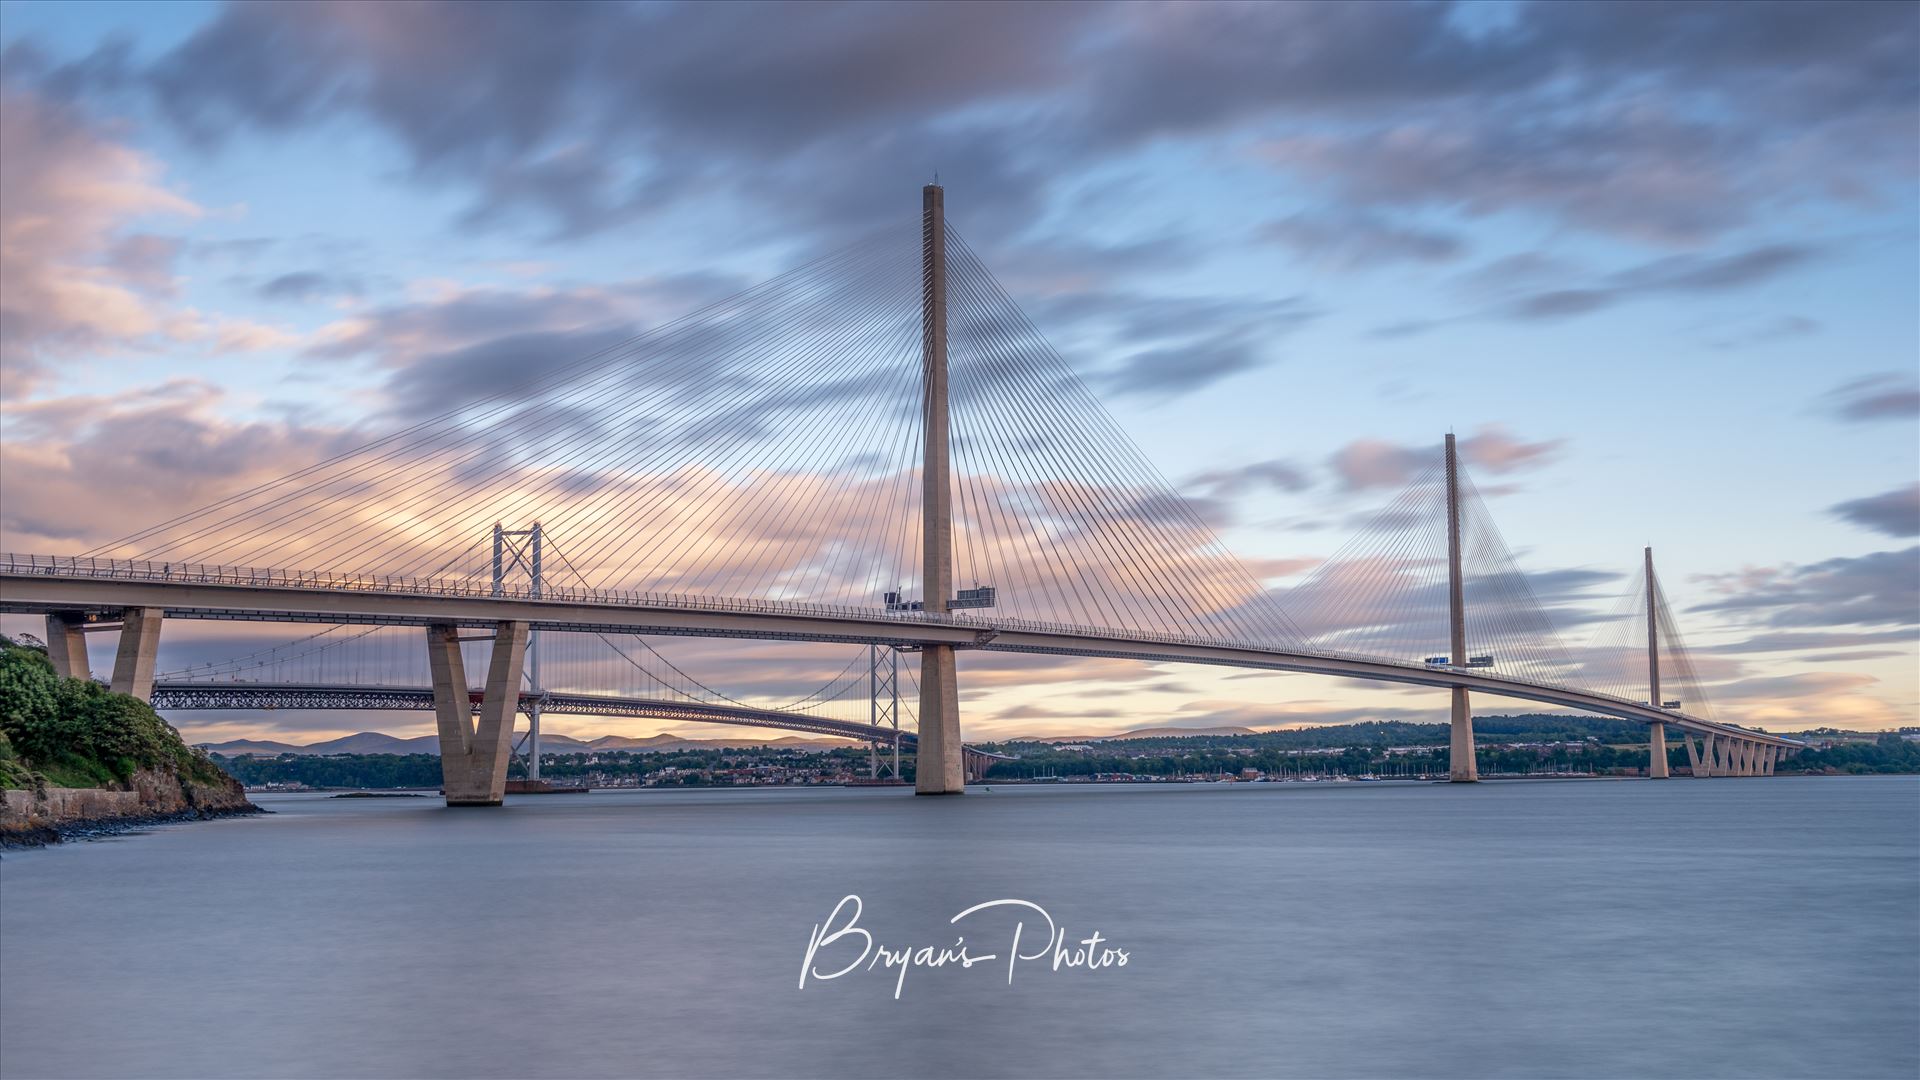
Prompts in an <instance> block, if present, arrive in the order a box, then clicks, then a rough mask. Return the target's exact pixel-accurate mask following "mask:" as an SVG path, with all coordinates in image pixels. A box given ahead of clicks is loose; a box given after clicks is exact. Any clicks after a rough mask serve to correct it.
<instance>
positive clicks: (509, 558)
mask: <svg viewBox="0 0 1920 1080" xmlns="http://www.w3.org/2000/svg"><path fill="white" fill-rule="evenodd" d="M545 539H546V532H545V531H544V530H543V529H541V528H540V523H539V522H537V521H536V522H534V523H533V527H532V528H530V529H509V528H507V527H505V526H504V525H502V524H500V523H499V522H497V521H496V522H494V523H493V595H495V596H504V595H506V583H507V575H508V573H509V572H511V571H513V570H515V569H519V570H524V571H526V574H527V584H528V588H527V594H528V595H529V596H532V597H534V598H535V599H538V598H539V597H541V596H543V595H545V589H546V573H545V570H544V568H543V562H542V560H543V559H544V557H545V552H544V551H543V550H542V549H543V548H544V546H545V544H544V541H545ZM526 669H527V689H529V690H532V691H533V692H534V696H533V700H532V702H530V703H529V704H528V705H527V706H526V713H527V779H529V780H538V779H540V702H541V695H540V690H541V686H540V631H538V630H532V631H529V632H528V633H527V661H526Z"/></svg>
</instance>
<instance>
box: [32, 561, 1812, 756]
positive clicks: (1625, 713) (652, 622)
mask: <svg viewBox="0 0 1920 1080" xmlns="http://www.w3.org/2000/svg"><path fill="white" fill-rule="evenodd" d="M129 607H153V608H162V609H164V610H165V612H166V614H167V617H169V618H188V619H218V620H239V621H265V622H320V623H362V624H365V623H374V624H392V625H418V626H426V625H432V624H436V623H439V624H455V625H461V626H470V627H485V626H491V625H494V624H497V623H500V622H505V621H515V620H518V621H524V622H527V623H530V624H531V625H532V626H533V627H534V628H536V629H541V630H556V631H587V632H596V633H615V634H654V635H678V636H707V637H733V638H760V639H775V640H794V641H829V642H848V643H858V644H883V645H894V646H903V645H904V646H916V645H930V644H945V645H953V646H957V647H960V648H983V649H992V650H999V651H1008V652H1027V653H1041V654H1048V655H1056V656H1100V657H1112V658H1121V659H1133V660H1141V661H1147V662H1164V663H1188V664H1206V665H1216V666H1225V667H1237V668H1250V669H1256V670H1267V671H1296V672H1304V673H1310V674H1319V675H1333V676H1339V677H1345V678H1355V679H1366V680H1371V681H1377V682H1394V683H1404V684H1411V685H1419V686H1434V687H1464V688H1466V689H1468V690H1471V691H1473V692H1475V693H1480V694H1492V695H1495V696H1498V697H1507V698H1516V699H1520V700H1524V701H1533V702H1538V703H1540V704H1545V705H1557V706H1562V707H1566V708H1572V709H1579V710H1583V711H1587V712H1593V713H1598V714H1601V715H1605V716H1614V717H1619V718H1621V719H1626V720H1638V721H1641V722H1645V723H1655V722H1658V723H1665V724H1669V725H1673V726H1675V727H1678V728H1680V729H1683V730H1688V731H1693V732H1697V733H1701V734H1715V735H1725V736H1731V737H1735V738H1739V739H1745V740H1749V741H1753V742H1757V743H1761V744H1763V745H1773V746H1787V747H1795V746H1799V745H1800V744H1799V743H1797V742H1795V741H1794V740H1791V739H1786V738H1782V737H1780V736H1777V735H1769V734H1766V733H1763V732H1756V731H1749V730H1747V729H1744V728H1740V727H1736V726H1734V725H1730V724H1721V723H1716V722H1714V721H1710V720H1706V719H1703V718H1700V717H1695V716H1690V715H1687V714H1686V713H1682V712H1678V711H1672V710H1666V709H1658V708H1654V707H1652V706H1650V705H1646V704H1642V703H1639V702H1634V701H1629V700H1627V699H1624V698H1617V697H1614V696H1612V695H1609V694H1602V693H1598V692H1595V691H1591V690H1583V689H1580V688H1577V687H1566V686H1556V685H1551V684H1546V683H1537V682H1531V681H1527V680H1523V679H1516V678H1512V677H1508V676H1501V675H1494V674H1486V673H1483V672H1482V671H1479V670H1469V669H1463V668H1451V667H1438V668H1436V667H1429V666H1425V665H1422V664H1415V663H1411V662H1408V663H1401V662H1396V661H1392V660H1386V659H1381V658H1377V657H1357V656H1344V655H1339V654H1333V653H1320V652H1314V651H1310V650H1307V649H1303V648H1299V647H1289V646H1281V645H1269V644H1261V643H1236V642H1217V641H1207V640H1203V639H1195V638H1181V637H1172V636H1167V635H1156V634H1142V633H1134V632H1128V631H1120V630H1110V629H1100V628H1088V627H1073V626H1056V625H1050V624H1034V623H1023V622H1018V621H1013V620H990V619H982V618H978V617H972V616H962V615H934V614H930V613H927V612H885V611H877V610H868V609H858V608H828V607H816V606H808V605H801V604H780V603H774V602H769V601H737V602H736V601H722V600H716V599H709V598H704V597H685V596H662V595H656V594H625V593H614V592H601V591H589V590H559V589H550V590H547V591H546V592H545V593H544V594H543V595H541V596H538V597H536V596H532V595H528V594H527V593H526V592H524V591H516V590H513V589H506V590H501V591H500V592H499V593H498V594H496V593H495V591H494V590H492V589H489V588H487V587H485V586H481V585H476V584H474V583H471V582H465V581H457V582H446V581H434V580H426V579H408V578H373V577H364V576H353V575H330V574H318V573H316V574H299V573H291V572H286V571H275V570H256V569H251V568H245V567H208V566H198V565H192V564H180V563H172V564H164V563H145V562H138V561H129V560H103V559H69V558H64V557H53V556H28V555H5V554H0V611H9V612H35V613H46V612H53V611H90V612H98V613H102V614H111V613H113V612H117V611H119V610H121V609H123V608H129Z"/></svg>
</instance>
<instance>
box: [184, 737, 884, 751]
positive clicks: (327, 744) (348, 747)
mask: <svg viewBox="0 0 1920 1080" xmlns="http://www.w3.org/2000/svg"><path fill="white" fill-rule="evenodd" d="M525 734H526V732H524V731H517V732H514V736H513V737H514V741H515V742H518V741H519V740H520V739H521V738H522V737H523V736H524V735H525ZM200 745H203V746H204V747H205V748H206V749H207V750H208V752H210V753H215V754H222V755H225V756H227V757H238V756H240V755H242V754H247V755H252V756H255V757H272V756H275V755H279V754H319V755H325V754H438V753H439V752H440V739H439V737H438V736H435V735H420V736H416V737H414V738H411V739H402V738H399V737H397V736H394V735H388V734H385V733H383V732H379V731H361V732H356V733H355V734H352V735H347V736H343V737H341V738H338V739H327V740H325V741H323V742H316V743H307V744H305V745H301V744H298V743H285V742H273V741H269V740H265V739H234V740H232V741H231V742H220V743H203V744H200ZM847 745H850V744H849V743H848V742H847V741H846V740H844V739H829V738H808V737H806V736H801V735H781V736H775V737H773V738H765V739H756V738H752V737H750V736H743V737H741V738H738V739H694V738H688V737H687V736H684V735H675V734H673V733H672V732H662V733H660V734H658V735H649V736H646V737H645V738H634V737H631V736H627V735H602V736H600V737H599V738H597V739H593V740H590V741H586V742H583V741H581V740H579V739H576V738H573V737H571V736H568V735H545V734H543V735H541V736H540V750H541V752H542V753H547V754H591V753H594V752H596V751H609V750H627V751H634V750H713V749H718V748H721V747H731V746H739V747H748V746H771V747H781V748H791V749H829V748H832V747H838V746H847Z"/></svg>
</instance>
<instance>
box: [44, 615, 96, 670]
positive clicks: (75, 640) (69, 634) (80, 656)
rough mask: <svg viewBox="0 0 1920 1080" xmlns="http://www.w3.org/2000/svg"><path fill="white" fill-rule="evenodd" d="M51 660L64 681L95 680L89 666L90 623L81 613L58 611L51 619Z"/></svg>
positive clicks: (49, 644)
mask: <svg viewBox="0 0 1920 1080" xmlns="http://www.w3.org/2000/svg"><path fill="white" fill-rule="evenodd" d="M47 658H48V659H49V660H52V661H53V670H54V672H55V673H56V674H58V675H59V676H60V677H61V678H63V679H86V678H91V677H92V675H93V671H92V669H91V668H89V667H88V666H87V633H86V622H85V620H84V619H83V618H82V616H81V615H80V614H79V613H77V612H71V611H56V612H54V613H52V614H51V615H48V616H47Z"/></svg>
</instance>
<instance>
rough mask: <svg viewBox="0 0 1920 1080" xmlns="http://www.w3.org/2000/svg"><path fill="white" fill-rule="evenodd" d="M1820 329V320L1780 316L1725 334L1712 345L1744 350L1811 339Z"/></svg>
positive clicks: (1720, 347) (1797, 316)
mask: <svg viewBox="0 0 1920 1080" xmlns="http://www.w3.org/2000/svg"><path fill="white" fill-rule="evenodd" d="M1820 329H1821V326H1820V321H1819V320H1818V319H1809V318H1807V317H1806V316H1805V315H1779V316H1775V317H1773V318H1769V319H1765V320H1761V321H1758V322H1753V323H1749V324H1748V325H1746V326H1744V327H1741V328H1738V329H1735V330H1733V331H1731V332H1727V333H1723V334H1722V335H1721V336H1720V337H1718V338H1716V339H1715V340H1714V341H1713V342H1712V343H1711V344H1712V345H1713V347H1714V348H1716V349H1744V348H1748V347H1750V346H1754V345H1771V344H1773V343H1775V342H1778V341H1792V340H1794V339H1796V338H1803V337H1810V336H1812V335H1814V334H1817V333H1819V332H1820Z"/></svg>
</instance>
